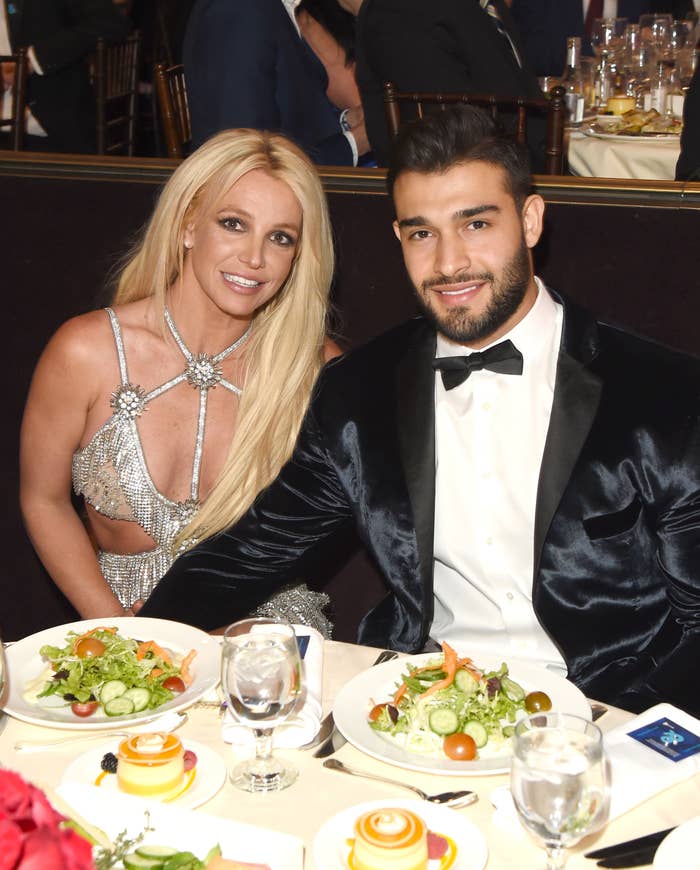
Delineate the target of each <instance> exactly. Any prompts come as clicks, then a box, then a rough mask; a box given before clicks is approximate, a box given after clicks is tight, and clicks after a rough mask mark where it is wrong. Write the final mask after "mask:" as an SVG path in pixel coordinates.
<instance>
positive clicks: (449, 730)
mask: <svg viewBox="0 0 700 870" xmlns="http://www.w3.org/2000/svg"><path fill="white" fill-rule="evenodd" d="M428 725H429V726H430V730H431V731H433V732H434V733H435V734H439V735H440V736H441V737H445V736H446V735H447V734H454V733H455V731H456V730H457V729H458V728H459V718H458V716H457V714H456V713H455V711H454V710H450V709H449V707H438V708H437V709H435V710H432V711H431V713H430V715H429V716H428Z"/></svg>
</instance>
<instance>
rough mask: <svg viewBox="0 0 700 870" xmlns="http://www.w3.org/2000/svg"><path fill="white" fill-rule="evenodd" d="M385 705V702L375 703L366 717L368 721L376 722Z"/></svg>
mask: <svg viewBox="0 0 700 870" xmlns="http://www.w3.org/2000/svg"><path fill="white" fill-rule="evenodd" d="M385 707H386V704H375V705H374V707H372V709H371V710H370V711H369V715H368V716H367V718H368V719H369V721H370V722H376V721H377V719H379V717H380V716H381V715H382V710H383V709H384V708H385Z"/></svg>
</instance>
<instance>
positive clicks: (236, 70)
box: [184, 0, 369, 166]
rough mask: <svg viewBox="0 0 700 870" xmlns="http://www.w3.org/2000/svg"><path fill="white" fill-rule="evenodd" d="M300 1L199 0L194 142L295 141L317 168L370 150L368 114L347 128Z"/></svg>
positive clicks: (190, 34)
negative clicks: (305, 34) (309, 38)
mask: <svg viewBox="0 0 700 870" xmlns="http://www.w3.org/2000/svg"><path fill="white" fill-rule="evenodd" d="M296 5H298V0H297V2H294V0H198V2H197V3H196V4H195V7H194V9H193V10H192V14H191V16H190V19H189V21H188V23H187V32H186V34H185V46H184V65H185V77H186V80H187V91H188V97H189V105H190V113H191V116H192V134H193V140H194V144H195V145H201V144H202V142H204V140H205V139H208V138H209V137H210V136H212V135H213V134H214V133H218V132H219V131H220V130H226V129H227V128H229V127H254V128H257V129H263V130H274V131H276V132H278V133H283V134H284V135H285V136H289V138H290V139H293V140H294V141H295V142H296V143H297V144H298V145H300V146H301V147H302V148H304V150H305V151H307V153H308V154H309V155H310V156H311V158H312V159H313V160H314V161H315V162H316V163H323V164H329V165H340V166H347V165H350V166H352V165H353V164H356V163H357V159H358V157H359V156H361V155H363V154H365V153H366V152H367V151H368V150H369V146H368V143H367V136H366V133H365V128H364V120H363V118H362V111H361V110H360V109H359V108H358V109H355V110H350V112H349V113H348V115H347V116H346V119H345V120H346V123H345V124H344V125H343V124H342V123H341V118H340V113H339V112H338V111H337V109H336V108H335V107H334V106H333V105H332V103H331V102H330V100H329V99H328V97H327V96H326V88H327V86H328V77H327V75H326V72H325V70H324V68H323V64H322V63H321V61H320V60H319V59H318V58H317V57H316V56H315V55H314V53H313V51H312V50H311V48H310V47H309V46H308V45H307V44H306V43H305V42H304V40H303V39H302V38H301V36H300V34H299V31H298V28H297V25H296V22H295V19H294V7H295V6H296Z"/></svg>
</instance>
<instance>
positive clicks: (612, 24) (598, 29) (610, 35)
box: [591, 18, 627, 55]
mask: <svg viewBox="0 0 700 870" xmlns="http://www.w3.org/2000/svg"><path fill="white" fill-rule="evenodd" d="M626 28H627V19H626V18H594V19H593V25H592V27H591V48H592V49H593V52H594V54H596V55H600V53H601V52H602V51H603V50H604V49H605V50H607V51H608V52H615V51H619V50H620V49H621V48H622V45H623V36H624V33H625V29H626Z"/></svg>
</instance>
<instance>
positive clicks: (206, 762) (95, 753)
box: [61, 738, 226, 809]
mask: <svg viewBox="0 0 700 870" xmlns="http://www.w3.org/2000/svg"><path fill="white" fill-rule="evenodd" d="M182 745H183V747H184V748H185V749H191V750H192V752H194V753H195V755H196V756H197V764H196V765H195V766H194V768H193V769H192V771H187V772H186V773H185V776H184V778H183V780H182V792H181V793H180V794H178V795H177V796H176V797H174V798H172V799H171V800H169V801H160V800H159V799H158V798H150V800H151V801H154V800H156V801H158V802H159V803H169V804H173V805H176V806H178V807H188V808H189V809H194V807H199V806H201V805H202V804H203V803H206V802H207V801H208V800H210V799H211V798H213V797H214V795H215V794H216V793H217V792H218V791H219V790H220V789H221V786H222V785H223V784H224V783H225V782H226V763H225V762H224V760H223V758H222V757H221V756H220V755H219V753H218V752H215V751H214V750H213V749H210V748H209V747H208V746H205V745H204V744H203V743H198V742H197V741H196V740H183V743H182ZM118 747H119V739H118V738H117V739H115V740H110V741H109V742H108V743H107V742H105V743H101V744H100V745H99V746H97V747H93V748H92V749H89V750H88V751H87V752H83V753H82V755H79V756H78V757H77V758H75V759H74V760H73V761H71V763H70V764H69V765H68V767H67V768H66V769H65V770H64V771H63V776H62V777H61V783H69V782H79V783H82V784H83V785H93V786H95V787H97V788H99V789H100V791H104V792H108V793H111V794H122V792H121V791H120V790H119V786H118V785H117V776H116V774H114V773H105V774H104V776H102V769H101V767H100V762H101V761H102V757H103V756H104V755H105V753H107V752H113V753H114V754H115V755H116V754H117V749H118ZM137 797H138V795H137ZM141 799H142V800H147V798H141Z"/></svg>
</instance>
